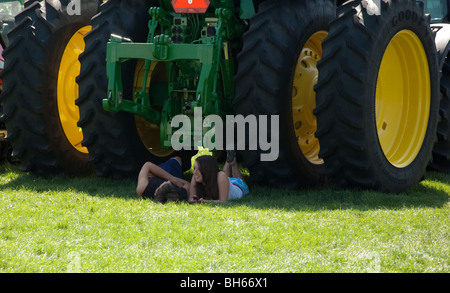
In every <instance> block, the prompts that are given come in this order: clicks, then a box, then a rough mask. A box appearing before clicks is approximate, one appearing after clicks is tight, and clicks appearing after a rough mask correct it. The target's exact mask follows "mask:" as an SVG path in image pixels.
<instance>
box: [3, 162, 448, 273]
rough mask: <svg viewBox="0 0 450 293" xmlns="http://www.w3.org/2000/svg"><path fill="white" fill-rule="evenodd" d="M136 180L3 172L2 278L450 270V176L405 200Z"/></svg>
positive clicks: (432, 177) (435, 178)
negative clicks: (167, 187)
mask: <svg viewBox="0 0 450 293" xmlns="http://www.w3.org/2000/svg"><path fill="white" fill-rule="evenodd" d="M135 184H136V180H135V179H127V180H113V179H104V178H98V177H95V176H92V177H77V178H64V177H52V178H40V177H37V176H35V175H33V174H28V173H23V172H21V171H19V169H18V168H17V167H16V166H12V165H8V164H7V165H3V166H2V167H0V272H46V273H52V272H62V273H63V272H182V273H193V272H200V273H209V272H218V273H232V272H241V273H277V272H282V273H286V272H446V273H448V272H450V253H449V247H450V231H449V219H450V217H449V215H450V213H449V212H450V205H449V194H450V176H448V175H443V174H440V173H430V174H429V175H428V178H427V180H425V181H423V182H422V183H421V184H420V185H418V186H416V187H414V188H411V189H410V190H408V191H407V192H405V193H402V194H399V195H394V194H381V193H376V192H367V191H366V192H359V191H350V190H348V191H340V192H336V191H333V190H331V189H329V188H328V187H320V188H316V189H312V190H296V191H292V190H278V189H268V188H263V187H258V186H250V189H251V193H250V195H248V196H247V197H246V198H244V199H242V200H240V201H236V202H228V203H225V204H195V205H191V204H187V203H178V204H173V203H170V204H165V205H163V204H157V203H154V202H151V201H146V200H141V199H138V198H137V197H136V194H135Z"/></svg>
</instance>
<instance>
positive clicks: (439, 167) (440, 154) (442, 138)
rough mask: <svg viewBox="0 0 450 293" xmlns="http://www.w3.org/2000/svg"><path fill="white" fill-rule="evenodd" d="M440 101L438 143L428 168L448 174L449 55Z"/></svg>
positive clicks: (449, 127)
mask: <svg viewBox="0 0 450 293" xmlns="http://www.w3.org/2000/svg"><path fill="white" fill-rule="evenodd" d="M441 93H442V100H441V106H440V110H439V114H440V116H441V121H439V124H438V130H437V135H438V143H437V144H436V146H435V147H434V149H433V162H432V163H431V165H430V168H431V169H432V170H435V171H439V172H444V173H450V53H449V55H447V56H446V59H445V61H444V65H443V68H442V77H441Z"/></svg>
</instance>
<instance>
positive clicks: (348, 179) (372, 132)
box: [315, 0, 440, 192]
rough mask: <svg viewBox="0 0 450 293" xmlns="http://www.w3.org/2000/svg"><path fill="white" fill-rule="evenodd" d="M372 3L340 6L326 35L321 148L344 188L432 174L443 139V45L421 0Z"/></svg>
mask: <svg viewBox="0 0 450 293" xmlns="http://www.w3.org/2000/svg"><path fill="white" fill-rule="evenodd" d="M367 3H368V2H366V1H351V2H347V3H346V4H344V5H343V6H341V7H339V8H338V11H337V15H339V18H338V19H336V20H335V21H334V22H333V23H331V25H330V33H329V35H328V38H327V39H326V40H325V41H324V43H323V48H324V55H323V58H322V61H321V62H319V70H320V76H319V81H318V84H317V86H316V92H317V108H316V110H315V114H316V116H317V120H318V131H317V133H316V134H317V136H318V137H319V140H320V142H321V146H322V148H321V150H320V156H321V157H322V158H323V159H324V161H325V172H326V175H327V177H328V179H329V180H330V182H331V184H332V185H333V186H334V187H336V188H344V187H356V188H363V189H375V190H379V191H384V192H402V191H404V190H405V189H407V188H408V187H410V186H412V185H413V184H416V183H417V182H419V181H420V180H421V179H423V178H424V176H425V172H426V167H427V165H428V164H429V163H430V161H431V152H432V149H433V146H434V144H435V142H436V128H437V123H438V118H439V113H438V111H439V102H440V95H439V75H438V72H439V70H438V64H437V54H436V48H435V45H434V39H433V36H432V33H431V30H430V26H429V23H428V21H427V20H426V18H425V16H424V13H423V8H422V7H421V6H420V5H419V4H416V1H400V0H392V1H389V2H388V3H386V2H385V1H381V7H380V10H379V11H377V10H376V9H375V10H370V11H369V12H368V10H366V8H365V5H366V4H367ZM371 8H374V7H371ZM369 13H370V14H369Z"/></svg>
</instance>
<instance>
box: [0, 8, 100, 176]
mask: <svg viewBox="0 0 450 293" xmlns="http://www.w3.org/2000/svg"><path fill="white" fill-rule="evenodd" d="M67 5H68V1H41V2H33V3H31V2H30V4H28V5H27V7H26V9H25V10H24V11H23V12H22V13H20V14H19V15H18V16H16V23H17V25H16V26H15V27H14V28H13V29H12V30H11V31H10V33H9V39H10V43H9V46H8V47H7V48H6V50H5V52H4V56H5V60H6V62H5V70H4V74H3V84H4V87H3V92H2V96H1V101H2V103H3V107H4V114H3V120H4V121H5V124H6V127H7V130H8V141H10V142H11V144H12V146H13V148H14V152H13V154H14V156H15V157H17V158H18V159H19V160H20V162H21V169H23V170H25V171H32V172H35V173H37V174H41V175H49V174H54V173H66V174H80V173H81V174H82V173H86V172H90V171H91V170H92V165H91V164H89V163H88V160H87V159H88V154H87V149H86V148H84V147H82V146H81V141H82V133H81V129H80V128H79V127H77V121H78V115H79V113H78V109H77V108H76V106H75V99H76V98H77V96H78V86H77V84H76V83H75V77H76V76H77V75H78V73H79V63H78V55H79V53H80V52H82V51H83V49H84V42H83V38H82V35H84V34H85V33H86V32H87V31H89V29H90V26H89V25H90V19H91V17H92V16H93V15H94V14H95V13H96V12H97V8H98V1H92V0H91V1H87V0H86V1H83V0H82V1H81V2H80V8H81V11H80V14H79V15H76V14H73V13H71V12H69V11H68V9H67ZM69 13H70V14H69ZM71 14H73V15H71Z"/></svg>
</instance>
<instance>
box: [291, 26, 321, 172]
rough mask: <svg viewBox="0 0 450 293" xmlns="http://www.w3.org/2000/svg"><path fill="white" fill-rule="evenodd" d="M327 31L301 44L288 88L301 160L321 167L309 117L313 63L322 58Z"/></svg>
mask: <svg viewBox="0 0 450 293" xmlns="http://www.w3.org/2000/svg"><path fill="white" fill-rule="evenodd" d="M327 35H328V32H326V31H319V32H316V33H315V34H313V35H312V36H311V37H310V38H309V39H308V41H307V42H306V43H305V46H304V47H303V50H302V52H301V54H300V57H299V59H298V63H297V66H296V68H295V75H294V82H293V87H292V118H293V123H294V132H295V136H296V137H297V143H298V146H299V148H300V150H301V151H302V153H303V155H304V156H305V158H306V159H307V160H308V161H309V162H311V163H312V164H315V165H321V164H323V160H322V159H320V158H319V150H320V145H319V140H318V139H317V138H316V137H315V133H316V130H317V119H316V116H315V115H314V114H313V110H314V108H315V107H316V93H315V91H314V86H315V85H316V84H317V79H318V76H319V71H318V70H317V62H318V61H319V60H320V59H321V58H322V41H323V40H324V39H325V38H326V37H327Z"/></svg>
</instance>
